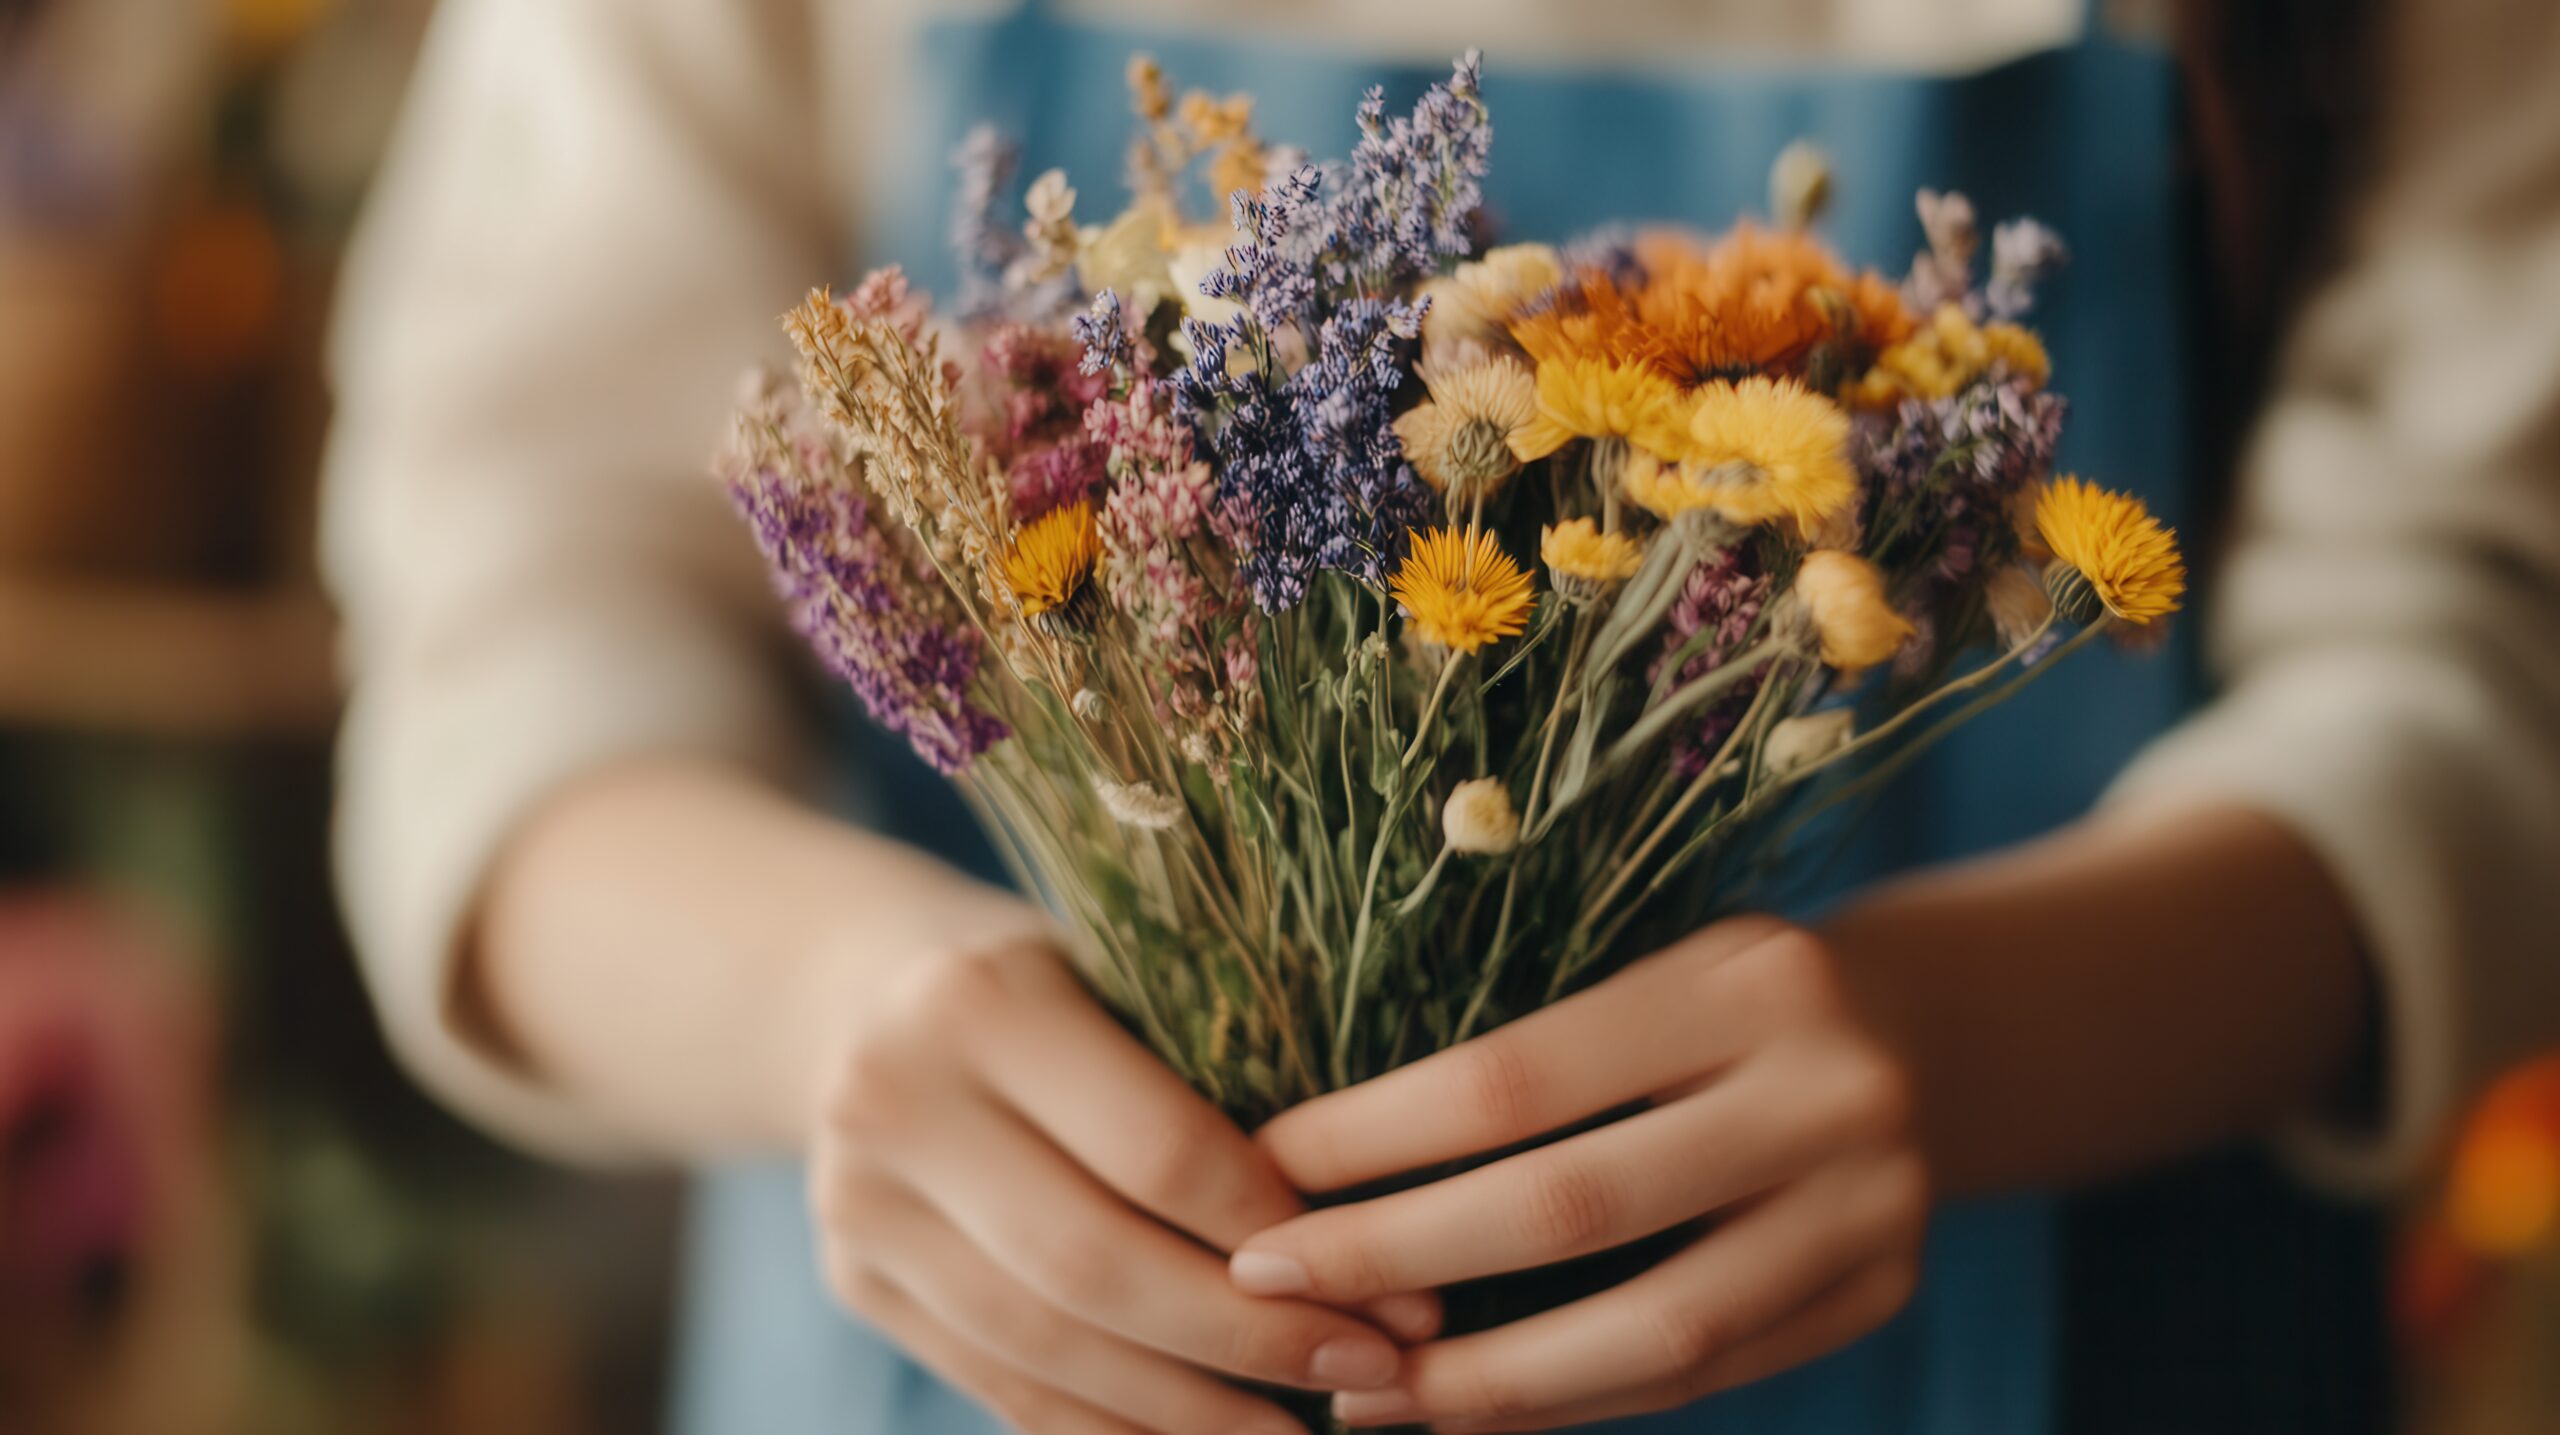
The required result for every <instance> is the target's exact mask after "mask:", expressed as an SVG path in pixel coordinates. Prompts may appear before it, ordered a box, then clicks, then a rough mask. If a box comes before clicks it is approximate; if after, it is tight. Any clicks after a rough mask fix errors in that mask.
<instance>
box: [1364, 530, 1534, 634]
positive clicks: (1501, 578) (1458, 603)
mask: <svg viewBox="0 0 2560 1435" xmlns="http://www.w3.org/2000/svg"><path fill="white" fill-rule="evenodd" d="M1387 591H1388V592H1390V593H1393V594H1394V595H1395V598H1396V601H1397V602H1399V603H1402V604H1403V605H1404V610H1405V613H1406V614H1407V615H1408V616H1410V617H1411V618H1412V619H1413V625H1414V627H1415V628H1416V629H1418V630H1420V632H1421V633H1422V636H1423V637H1424V638H1425V639H1426V640H1428V641H1430V642H1433V643H1436V644H1438V645H1440V646H1441V647H1444V648H1453V649H1455V650H1457V651H1458V652H1461V653H1472V652H1476V651H1477V650H1479V649H1481V648H1483V647H1484V646H1485V645H1486V644H1487V643H1491V642H1493V641H1495V640H1496V639H1499V638H1508V637H1510V636H1511V635H1513V634H1514V633H1517V632H1519V631H1520V630H1521V629H1522V628H1524V627H1527V626H1528V622H1529V604H1530V591H1529V575H1528V574H1526V573H1524V572H1522V571H1520V565H1519V564H1517V563H1514V562H1512V561H1511V555H1510V554H1508V553H1505V552H1503V551H1502V545H1501V544H1500V543H1497V542H1495V541H1494V537H1493V535H1492V534H1490V533H1487V532H1483V531H1481V530H1473V531H1467V532H1461V531H1459V530H1457V529H1452V528H1435V529H1433V530H1431V531H1430V532H1428V533H1416V534H1414V535H1413V550H1412V551H1411V552H1409V553H1407V554H1406V555H1405V559H1404V564H1403V566H1402V567H1400V568H1398V569H1397V570H1396V576H1395V578H1394V580H1393V581H1391V582H1390V583H1388V584H1387Z"/></svg>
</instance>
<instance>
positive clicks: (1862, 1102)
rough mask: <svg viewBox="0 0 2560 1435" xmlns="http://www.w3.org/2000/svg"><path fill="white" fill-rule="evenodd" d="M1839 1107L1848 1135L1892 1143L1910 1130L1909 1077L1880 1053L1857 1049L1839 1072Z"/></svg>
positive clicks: (1911, 1109) (1898, 1065) (1912, 1098)
mask: <svg viewBox="0 0 2560 1435" xmlns="http://www.w3.org/2000/svg"><path fill="white" fill-rule="evenodd" d="M1841 1083H1842V1091H1841V1104H1842V1107H1843V1109H1844V1111H1845V1113H1846V1118H1847V1122H1848V1125H1849V1128H1850V1134H1851V1135H1853V1136H1857V1137H1863V1138H1865V1139H1867V1140H1870V1141H1875V1142H1880V1143H1894V1142H1898V1141H1899V1139H1900V1138H1901V1137H1902V1136H1903V1135H1904V1134H1905V1133H1907V1132H1909V1131H1910V1129H1911V1124H1912V1120H1913V1117H1914V1115H1915V1112H1914V1106H1915V1097H1914V1094H1913V1092H1912V1088H1911V1075H1910V1073H1909V1072H1907V1071H1905V1070H1904V1069H1903V1066H1902V1064H1901V1063H1900V1062H1898V1061H1895V1060H1893V1059H1892V1058H1891V1057H1889V1056H1887V1055H1885V1054H1884V1053H1883V1052H1881V1051H1876V1050H1872V1049H1867V1048H1859V1049H1857V1050H1856V1052H1855V1054H1854V1055H1852V1056H1851V1057H1850V1058H1849V1060H1848V1061H1847V1063H1846V1064H1845V1067H1844V1069H1843V1072H1842V1076H1841Z"/></svg>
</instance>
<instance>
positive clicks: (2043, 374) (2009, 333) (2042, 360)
mask: <svg viewBox="0 0 2560 1435" xmlns="http://www.w3.org/2000/svg"><path fill="white" fill-rule="evenodd" d="M1982 342H1983V346H1984V347H1985V348H1986V349H1988V350H1989V351H1990V353H1991V361H1992V362H1993V363H1999V364H2007V365H2008V366H2009V372H2011V373H2013V374H2015V375H2017V376H2018V377H2019V378H2022V379H2024V380H2026V381H2027V387H2029V388H2033V389H2040V388H2043V387H2044V386H2045V381H2046V380H2048V379H2050V378H2052V377H2053V356H2052V355H2050V354H2047V353H2046V352H2045V351H2044V340H2042V339H2039V338H2037V337H2036V335H2035V331H2034V330H2033V329H2022V328H2020V327H2018V326H2017V325H2015V324H1985V325H1983V326H1982Z"/></svg>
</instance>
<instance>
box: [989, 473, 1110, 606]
mask: <svg viewBox="0 0 2560 1435" xmlns="http://www.w3.org/2000/svg"><path fill="white" fill-rule="evenodd" d="M1101 556H1102V527H1101V525H1100V524H1099V523H1097V522H1095V521H1094V516H1093V505H1092V504H1091V503H1090V502H1079V503H1071V504H1069V505H1067V506H1066V507H1064V508H1053V509H1051V510H1049V512H1047V513H1045V514H1042V515H1041V516H1040V517H1039V518H1038V519H1036V520H1034V521H1033V522H1032V523H1031V524H1030V525H1029V526H1028V527H1026V528H1024V529H1023V530H1022V531H1021V532H1020V533H1018V534H1016V535H1014V539H1013V546H1012V547H1011V548H1010V549H1008V550H1006V552H1005V555H1004V581H1005V584H1006V586H1007V587H1009V588H1011V589H1012V590H1013V601H1014V603H1015V605H1016V606H1017V607H1019V608H1020V609H1021V610H1022V616H1024V617H1026V618H1031V619H1047V620H1049V621H1051V622H1057V621H1060V620H1062V619H1063V618H1065V617H1066V616H1067V610H1068V608H1069V605H1071V604H1073V603H1074V602H1075V601H1076V599H1077V598H1078V597H1080V596H1081V595H1082V594H1083V593H1084V591H1085V588H1086V580H1087V579H1089V578H1091V577H1092V576H1093V565H1094V563H1095V561H1096V560H1098V559H1100V558H1101Z"/></svg>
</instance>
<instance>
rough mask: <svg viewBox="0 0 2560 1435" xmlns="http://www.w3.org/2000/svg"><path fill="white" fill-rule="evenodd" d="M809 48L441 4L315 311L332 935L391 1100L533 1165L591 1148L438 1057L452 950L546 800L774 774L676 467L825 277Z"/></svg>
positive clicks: (757, 12) (676, 20) (706, 539)
mask: <svg viewBox="0 0 2560 1435" xmlns="http://www.w3.org/2000/svg"><path fill="white" fill-rule="evenodd" d="M808 25H809V16H808V15H807V14H806V13H805V12H804V11H803V9H802V8H801V7H799V6H796V5H790V4H784V3H779V0H753V3H750V0H721V3H718V4H696V3H690V0H445V3H444V4H443V5H441V6H440V7H439V14H438V16H437V18H436V20H435V23H434V27H433V31H432V34H431V36H430V40H429V43H428V46H427V49H426V53H425V55H424V57H423V59H422V61H421V64H420V69H419V71H418V74H417V77H416V80H415V82H414V86H413V89H412V92H411V96H410V99H409V103H408V108H407V111H406V115H405V118H404V121H403V126H402V129H401V131H400V133H399V135H398V137H397V139H396V141H395V144H394V147H393V152H392V155H391V157H390V161H389V164H388V167H387V169H386V171H385V173H384V175H383V178H382V179H381V181H380V186H381V187H380V190H379V192H378V193H377V195H376V196H375V200H374V203H373V205H372V208H371V210H370V212H369V214H368V217H367V220H366V222H365V225H364V227H363V231H362V233H361V235H360V236H359V241H358V245H357V249H356V253H355V255H354V258H353V261H352V266H351V269H350V272H349V275H348V278H347V282H346V285H345V288H344V290H343V294H342V298H341V301H340V303H341V308H340V312H339V315H338V319H337V328H336V332H335V335H334V340H333V355H332V372H333V379H334V384H335V389H336V395H337V401H338V405H339V409H338V419H337V425H336V431H335V434H334V436H333V439H332V444H331V449H330V452H329V455H328V465H327V491H326V507H325V514H324V534H323V539H324V543H325V549H326V551H325V554H324V562H325V567H326V570H327V576H328V579H329V582H330V584H331V586H332V588H333V590H334V592H335V595H336V597H337V599H338V601H339V603H340V605H341V608H342V610H343V612H344V616H345V621H346V661H347V664H348V667H349V668H350V670H351V677H352V684H353V690H352V696H351V699H350V707H349V710H348V713H347V717H346V723H345V729H344V733H343V737H342V750H341V780H342V795H341V805H340V812H339V832H338V847H339V851H338V860H339V866H340V871H341V877H342V886H343V888H344V892H345V896H346V904H347V908H348V911H349V914H350V920H351V923H352V926H353V928H354V933H355V937H356V941H357V946H358V949H359V950H360V952H361V953H362V954H363V959H364V961H365V964H366V967H367V974H368V978H369V981H370V984H371V986H372V989H373V991H374V993H375V995H376V999H377V1002H378V1004H379V1007H380V1010H381V1013H382V1016H383V1020H384V1024H385V1026H386V1027H387V1029H388V1032H389V1035H390V1039H391V1042H392V1045H393V1046H394V1048H395V1049H396V1050H397V1052H398V1053H399V1054H400V1055H401V1057H402V1058H403V1059H404V1060H405V1061H406V1062H407V1063H408V1064H409V1065H410V1067H411V1068H412V1069H413V1070H414V1071H415V1072H416V1073H417V1074H418V1075H419V1076H420V1078H421V1079H422V1080H424V1081H425V1082H426V1084H427V1085H428V1086H429V1087H431V1088H432V1089H434V1090H435V1091H436V1092H437V1094H439V1095H440V1096H442V1097H444V1098H445V1099H447V1100H449V1101H451V1102H452V1103H453V1104H455V1105H456V1106H458V1107H460V1108H461V1109H462V1110H464V1111H465V1112H466V1113H468V1114H471V1115H472V1116H474V1117H476V1118H478V1119H480V1120H482V1121H484V1122H486V1123H487V1124H489V1125H490V1126H492V1127H493V1128H495V1129H497V1130H499V1131H500V1132H502V1133H505V1134H507V1135H510V1136H512V1137H515V1138H517V1139H520V1140H524V1141H527V1142H529V1143H531V1144H534V1145H538V1146H542V1147H545V1148H547V1149H550V1150H553V1151H557V1152H561V1153H563V1154H574V1155H588V1156H602V1155H607V1154H611V1153H615V1152H617V1151H618V1150H620V1149H621V1148H622V1146H623V1143H622V1142H620V1141H619V1140H617V1138H616V1136H615V1134H614V1133H612V1132H609V1131H605V1130H601V1129H599V1128H598V1127H596V1126H595V1125H594V1124H593V1123H592V1122H590V1121H589V1120H588V1119H586V1118H584V1117H582V1116H581V1115H579V1114H577V1113H575V1112H573V1111H572V1110H571V1109H570V1108H569V1107H568V1106H567V1104H566V1103H564V1102H561V1101H559V1100H557V1099H556V1098H553V1097H551V1096H549V1095H547V1094H546V1093H545V1092H544V1091H543V1089H542V1088H541V1086H540V1085H539V1084H538V1083H537V1082H535V1081H533V1080H532V1079H530V1078H529V1077H527V1076H526V1075H525V1074H523V1073H520V1072H518V1071H516V1070H514V1069H512V1068H511V1067H510V1066H509V1065H508V1064H507V1063H506V1062H505V1061H504V1060H503V1059H502V1058H499V1057H497V1056H494V1055H493V1054H492V1052H491V1048H490V1046H489V1044H488V1043H486V1042H485V1041H483V1040H481V1037H482V1035H483V1034H481V1033H476V1032H471V1031H466V1030H463V1029H461V1027H462V1022H461V1020H460V1018H459V1017H458V1015H457V1012H456V1010H455V1007H454V1003H453V1001H452V999H451V998H452V986H453V983H452V975H453V970H454V961H453V958H454V954H455V951H456V945H457V942H458V940H459V939H460V937H461V935H462V932H463V927H464V923H465V921H466V920H467V917H468V913H469V911H470V908H471V905H472V903H473V902H474V900H475V899H476V894H477V890H478V888H479V885H480V882H481V879H482V876H483V873H484V872H485V870H486V868H487V866H488V863H489V861H490V859H491V857H492V855H493V853H494V852H495V851H496V849H497V848H498V846H499V845H500V843H501V842H502V841H503V839H504V837H505V836H506V834H507V832H508V831H509V829H510V828H511V827H512V825H513V824H514V823H515V822H516V821H517V820H518V818H519V817H521V816H522V815H523V814H524V813H525V811H526V810H527V809H528V807H530V806H531V805H532V804H534V803H535V802H536V801H537V800H538V799H540V798H541V797H542V796H543V795H544V794H545V793H546V792H548V791H551V790H552V789H554V788H556V787H557V786H558V785H559V784H561V783H562V782H564V781H566V780H568V779H570V778H572V777H574V776H576V775H578V774H579V773H581V772H584V771H588V770H591V769H593V768H594V767H596V766H597V765H599V764H602V763H606V762H610V761H612V760H614V759H616V758H617V757H621V756H627V755H632V754H637V753H642V752H665V751H670V750H675V751H692V752H704V753H715V754H720V755H723V756H726V757H729V758H733V759H735V760H738V761H741V762H745V763H749V764H753V765H757V766H764V767H780V766H784V765H787V764H789V763H790V762H791V761H792V760H793V755H794V753H795V750H796V748H797V746H798V743H799V736H800V735H799V733H798V727H799V724H800V722H801V720H802V719H801V714H800V712H799V704H798V702H797V701H796V698H795V695H794V693H793V692H792V690H791V688H792V684H791V680H790V673H791V669H790V667H789V666H788V655H789V652H790V650H789V649H788V648H786V646H785V643H786V640H787V638H788V635H787V634H785V633H783V632H781V631H780V625H779V623H778V621H777V613H778V606H777V604H776V603H775V601H774V599H773V596H772V594H771V591H770V589H769V588H768V587H767V584H766V580H765V578H764V575H763V571H762V569H761V566H760V565H759V564H758V562H757V560H756V558H755V555H754V553H753V551H752V547H751V545H750V544H749V542H748V541H747V539H746V537H745V533H744V530H743V528H742V526H741V525H740V524H739V523H738V522H737V521H736V520H735V519H734V518H733V517H731V516H730V514H729V513H727V512H726V511H725V510H726V500H725V498H724V496H723V495H722V494H721V493H720V491H719V490H718V488H717V486H716V485H715V484H714V483H713V482H712V481H711V480H710V479H709V478H708V477H707V466H708V460H709V457H710V455H711V453H712V452H713V450H714V449H715V448H716V446H717V445H718V443H719V441H720V440H721V438H722V436H723V431H724V430H723V426H724V419H725V414H726V408H727V401H728V399H729V397H730V396H731V394H732V393H733V392H734V383H733V381H734V379H735V377H736V375H737V374H738V373H739V371H740V370H742V369H743V368H744V367H746V365H747V364H748V363H750V362H751V361H753V360H756V359H759V358H766V357H775V356H777V345H778V344H779V338H778V335H779V329H778V327H777V325H776V323H775V317H774V316H776V315H778V314H780V313H781V312H782V311H783V310H784V309H785V308H787V307H788V306H789V305H790V304H791V303H792V302H793V301H794V300H795V299H796V298H797V297H798V295H799V293H800V292H801V291H802V289H803V288H804V287H805V286H806V285H808V284H809V283H810V282H811V281H813V280H814V279H816V278H818V277H821V276H823V275H825V274H826V273H828V272H829V267H830V263H831V261H832V259H833V258H834V257H835V255H834V250H833V246H832V244H831V242H830V239H829V229H830V227H831V225H830V217H831V216H830V211H829V209H828V204H829V201H828V200H827V198H826V197H825V195H824V194H823V192H822V188H821V186H820V185H819V184H818V183H817V182H816V180H815V176H817V175H818V174H819V173H821V171H822V169H823V168H824V156H823V154H822V153H821V152H820V150H821V146H820V141H819V138H818V130H817V126H816V125H815V124H814V123H813V122H812V119H811V111H812V109H813V105H814V97H813V85H814V77H813V75H812V73H811V68H810V67H811V66H812V65H813V63H814V62H813V59H812V57H811V53H810V48H811V47H810V46H809V44H808V43H807V41H808V36H807V35H806V34H805V33H803V32H804V31H805V30H806V28H807V27H808ZM598 999H599V1000H609V999H610V998H609V996H607V995H605V994H599V997H598Z"/></svg>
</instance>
